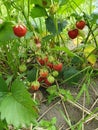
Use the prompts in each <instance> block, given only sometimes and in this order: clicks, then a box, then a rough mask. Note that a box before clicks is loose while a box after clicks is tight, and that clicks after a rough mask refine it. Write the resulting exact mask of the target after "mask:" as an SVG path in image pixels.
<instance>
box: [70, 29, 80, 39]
mask: <svg viewBox="0 0 98 130" xmlns="http://www.w3.org/2000/svg"><path fill="white" fill-rule="evenodd" d="M68 36H69V37H70V38H71V39H74V38H76V37H77V36H78V29H73V30H69V31H68Z"/></svg>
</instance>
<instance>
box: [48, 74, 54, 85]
mask: <svg viewBox="0 0 98 130" xmlns="http://www.w3.org/2000/svg"><path fill="white" fill-rule="evenodd" d="M47 80H48V82H49V83H51V84H52V83H54V81H55V79H54V77H53V76H51V75H49V76H48V77H47Z"/></svg>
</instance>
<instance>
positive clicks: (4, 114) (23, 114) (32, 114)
mask: <svg viewBox="0 0 98 130" xmlns="http://www.w3.org/2000/svg"><path fill="white" fill-rule="evenodd" d="M35 106H36V104H35V103H34V101H33V100H32V98H31V96H30V94H29V93H28V91H27V90H26V88H25V86H24V84H23V82H22V81H20V80H18V79H17V80H15V81H14V82H13V84H12V87H11V92H10V93H9V94H7V96H5V98H4V99H3V101H2V102H1V106H0V112H1V119H6V121H7V123H8V124H13V125H14V126H16V127H19V126H22V125H23V124H30V123H31V122H33V121H35V120H36V117H37V109H36V107H35Z"/></svg>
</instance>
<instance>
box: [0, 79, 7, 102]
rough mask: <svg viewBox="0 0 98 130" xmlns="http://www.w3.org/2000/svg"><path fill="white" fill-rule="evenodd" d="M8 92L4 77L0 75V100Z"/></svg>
mask: <svg viewBox="0 0 98 130" xmlns="http://www.w3.org/2000/svg"><path fill="white" fill-rule="evenodd" d="M7 93H8V87H7V84H6V82H5V81H4V79H3V78H2V77H0V100H1V99H2V98H3V96H5V95H6V94H7Z"/></svg>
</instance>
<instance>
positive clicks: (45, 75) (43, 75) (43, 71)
mask: <svg viewBox="0 0 98 130" xmlns="http://www.w3.org/2000/svg"><path fill="white" fill-rule="evenodd" d="M39 75H40V77H43V78H45V77H47V76H48V70H47V69H40V72H39Z"/></svg>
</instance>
